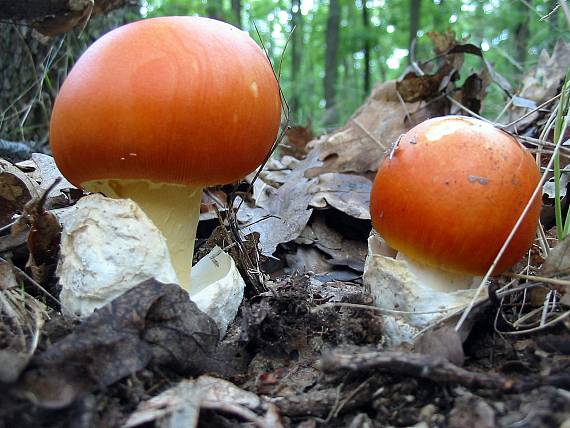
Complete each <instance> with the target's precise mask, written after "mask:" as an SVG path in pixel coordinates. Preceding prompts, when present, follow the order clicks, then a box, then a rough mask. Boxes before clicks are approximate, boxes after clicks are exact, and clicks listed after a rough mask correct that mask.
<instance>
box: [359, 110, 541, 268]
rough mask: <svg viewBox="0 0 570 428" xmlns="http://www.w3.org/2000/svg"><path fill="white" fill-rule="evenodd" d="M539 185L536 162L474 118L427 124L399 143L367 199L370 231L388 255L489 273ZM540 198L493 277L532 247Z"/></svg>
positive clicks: (451, 118) (509, 138) (444, 119)
mask: <svg viewBox="0 0 570 428" xmlns="http://www.w3.org/2000/svg"><path fill="white" fill-rule="evenodd" d="M539 180H540V173H539V170H538V167H537V165H536V163H535V161H534V159H533V157H532V156H531V155H530V153H528V152H527V151H526V150H525V149H524V147H523V146H522V145H520V144H519V143H518V142H517V141H516V140H515V139H514V138H513V137H512V136H510V135H509V134H507V133H505V132H503V131H501V130H499V129H497V128H495V127H493V126H491V125H489V124H487V123H485V122H483V121H480V120H477V119H472V118H468V117H461V116H447V117H439V118H435V119H430V120H428V121H426V122H423V123H421V124H419V125H418V126H416V127H414V128H412V129H411V130H410V131H408V132H407V133H406V134H405V135H403V136H402V138H401V140H400V142H399V144H398V146H397V149H396V150H395V152H394V155H393V156H392V158H386V159H385V160H384V161H383V163H382V165H381V166H380V168H379V170H378V173H377V175H376V179H375V181H374V185H373V187H372V193H371V207H370V211H371V216H372V223H373V225H374V228H375V229H376V230H377V231H378V233H380V235H381V236H382V237H383V238H384V239H385V240H386V242H387V243H388V244H389V245H390V246H391V247H393V248H395V249H397V250H398V251H401V252H402V253H404V254H405V255H407V256H408V257H410V258H412V259H415V260H418V261H420V262H423V263H426V264H428V265H431V266H433V267H436V268H440V269H443V270H447V271H452V272H458V273H469V274H473V275H482V274H484V273H486V272H487V270H488V269H489V267H490V266H491V264H492V262H493V260H494V259H495V257H496V256H497V254H498V253H499V251H500V249H501V247H502V246H503V244H504V242H505V240H506V238H507V236H508V235H509V233H510V232H511V230H512V228H513V226H514V225H515V223H516V221H517V220H518V218H519V216H520V214H521V213H522V211H523V209H524V208H525V206H526V204H527V203H528V201H529V199H530V197H531V195H532V193H533V191H534V189H535V187H536V186H537V184H538V182H539ZM540 207H541V201H540V199H539V198H538V197H537V198H536V200H535V201H534V202H533V204H532V206H531V209H530V210H529V211H528V213H527V215H526V216H525V218H524V220H523V222H522V223H521V225H520V227H519V228H518V231H517V233H516V234H515V235H514V237H513V239H512V241H511V243H510V244H509V246H508V247H507V250H506V252H505V253H504V255H503V257H502V258H501V259H500V261H499V263H498V265H497V267H496V268H495V270H494V274H498V273H501V272H503V271H505V270H507V269H508V268H510V267H511V266H513V265H514V264H515V263H516V262H517V261H518V260H519V259H520V258H521V257H522V256H523V254H524V252H525V251H526V250H527V249H528V248H529V247H530V245H531V244H532V242H533V239H534V237H535V233H536V226H537V222H538V216H539V213H540Z"/></svg>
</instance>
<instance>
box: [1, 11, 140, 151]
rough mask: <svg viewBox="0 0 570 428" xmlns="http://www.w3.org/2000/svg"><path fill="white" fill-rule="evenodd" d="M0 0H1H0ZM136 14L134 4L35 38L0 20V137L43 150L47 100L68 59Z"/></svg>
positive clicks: (48, 109)
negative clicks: (60, 32)
mask: <svg viewBox="0 0 570 428" xmlns="http://www.w3.org/2000/svg"><path fill="white" fill-rule="evenodd" d="M0 1H1V0H0ZM137 16H138V6H136V7H133V8H124V9H120V10H116V11H113V12H110V13H108V14H106V15H105V16H100V17H98V18H95V19H91V20H89V24H88V25H87V27H86V28H85V29H84V30H83V31H81V30H80V29H77V30H76V31H75V32H74V33H70V34H69V35H67V36H66V38H65V39H62V38H61V37H57V38H53V39H50V40H48V41H47V42H46V41H42V42H40V41H39V40H38V36H37V34H36V35H34V32H33V31H32V28H30V27H29V26H21V25H17V24H4V25H1V26H0V139H5V140H11V141H34V142H35V145H34V147H33V149H34V150H37V151H43V149H44V147H45V143H46V142H47V140H48V128H49V119H50V116H51V108H52V105H53V100H54V98H55V96H56V95H57V92H58V90H59V87H60V85H61V83H62V82H63V80H64V79H65V76H66V74H67V71H68V70H69V69H70V68H71V67H72V65H73V60H74V59H75V58H77V57H78V56H79V55H80V54H81V53H82V52H83V51H84V50H85V49H86V44H87V43H88V44H90V43H91V42H92V41H94V40H95V39H97V38H98V37H99V36H100V35H101V34H103V33H105V32H107V31H109V30H110V29H112V28H115V27H118V26H119V25H122V24H124V23H126V22H128V21H131V20H132V19H133V18H134V17H137Z"/></svg>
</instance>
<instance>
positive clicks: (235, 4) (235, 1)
mask: <svg viewBox="0 0 570 428" xmlns="http://www.w3.org/2000/svg"><path fill="white" fill-rule="evenodd" d="M232 14H233V18H234V21H233V22H234V25H235V26H236V27H238V28H243V25H242V22H241V0H232Z"/></svg>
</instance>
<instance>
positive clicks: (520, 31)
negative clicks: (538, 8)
mask: <svg viewBox="0 0 570 428" xmlns="http://www.w3.org/2000/svg"><path fill="white" fill-rule="evenodd" d="M524 9H525V12H524V15H523V16H522V20H521V21H520V22H519V23H518V24H517V25H516V26H515V31H514V34H515V37H514V42H515V60H516V62H517V64H518V65H519V66H520V68H519V69H521V70H525V69H526V67H525V62H526V59H527V56H528V40H529V38H530V29H529V24H530V18H531V13H532V11H531V9H530V8H529V7H525V8H524ZM521 74H522V73H521Z"/></svg>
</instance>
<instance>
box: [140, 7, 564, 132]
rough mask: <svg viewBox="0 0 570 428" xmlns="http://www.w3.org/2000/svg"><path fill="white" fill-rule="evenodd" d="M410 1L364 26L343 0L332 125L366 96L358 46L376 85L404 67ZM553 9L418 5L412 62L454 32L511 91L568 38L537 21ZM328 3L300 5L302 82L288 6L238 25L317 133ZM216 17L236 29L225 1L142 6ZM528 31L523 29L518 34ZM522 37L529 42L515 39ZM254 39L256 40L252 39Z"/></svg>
mask: <svg viewBox="0 0 570 428" xmlns="http://www.w3.org/2000/svg"><path fill="white" fill-rule="evenodd" d="M410 3H411V2H410V1H409V0H368V1H367V3H366V6H367V8H368V9H369V16H370V24H371V26H370V27H368V29H367V28H365V27H364V25H363V20H362V7H363V0H356V1H348V0H341V1H340V4H341V23H340V29H339V31H340V46H339V51H338V67H339V69H338V81H337V85H336V91H337V100H338V104H337V109H338V112H339V116H338V121H337V123H336V124H333V125H339V124H341V123H343V122H344V121H345V120H346V118H347V117H348V116H349V115H350V114H352V112H354V110H355V109H356V108H358V106H359V105H360V104H361V103H362V101H363V100H364V99H365V97H366V96H367V95H368V94H366V93H365V90H364V72H363V70H364V51H363V49H364V40H366V39H367V40H368V41H369V44H370V47H371V64H370V66H371V77H372V79H371V80H372V82H373V84H374V83H377V82H380V81H385V80H387V79H394V78H397V77H398V76H400V75H401V74H402V72H403V71H404V69H405V67H406V65H407V53H408V51H407V47H408V43H409V31H410V29H409V25H410V24H409V16H410ZM556 4H557V2H555V1H544V0H535V1H532V0H490V1H484V2H482V1H471V0H423V1H422V2H421V6H420V22H419V26H418V32H417V37H418V38H417V46H416V58H417V60H419V61H421V60H426V59H429V58H430V57H431V56H433V53H432V44H431V43H430V40H429V37H428V35H427V33H428V32H430V31H438V32H445V31H447V30H451V31H454V32H455V33H456V35H457V37H458V38H460V39H466V40H467V41H469V42H470V43H474V44H476V45H479V46H481V47H482V48H483V49H484V50H485V51H486V52H485V58H486V59H488V60H489V61H491V62H492V63H493V65H494V67H495V70H496V71H497V72H499V73H500V74H502V75H503V76H505V77H506V78H507V79H508V80H509V81H510V82H511V84H512V85H513V87H515V88H516V87H517V85H518V84H520V81H521V77H522V75H523V74H524V72H525V71H526V70H528V69H529V68H530V67H532V66H533V65H534V64H536V62H537V60H538V56H539V54H540V52H541V50H542V49H552V47H553V46H554V44H555V42H556V40H558V39H559V38H567V39H568V37H569V35H568V34H567V32H565V28H566V27H565V21H564V16H563V14H562V12H561V11H557V12H555V13H553V14H551V15H550V16H549V17H547V18H545V19H543V17H544V16H546V15H548V14H549V13H550V12H551V11H552V10H553V9H554V8H555V7H556ZM328 8H329V2H328V0H303V1H301V11H302V15H303V31H302V32H303V45H302V61H301V70H300V73H299V76H300V78H298V79H297V80H296V81H294V82H293V81H292V80H291V78H290V74H291V55H290V49H285V45H286V42H287V40H288V38H289V33H290V32H291V30H292V26H291V13H292V12H291V2H290V1H286V0H255V1H243V2H242V15H241V20H242V23H243V27H244V29H245V30H247V31H249V32H250V33H251V35H252V36H253V37H254V38H256V39H258V38H259V37H261V39H262V41H263V44H264V45H265V47H266V49H267V50H268V52H269V55H270V57H271V59H272V61H273V64H274V65H275V67H277V68H278V69H280V70H281V79H280V80H281V85H282V87H283V90H284V93H285V95H286V96H287V97H288V98H291V97H293V96H294V95H296V96H298V97H299V101H300V102H299V108H298V109H297V111H293V112H292V121H293V123H301V124H303V123H307V122H308V121H311V122H312V124H313V126H314V127H316V128H317V129H318V128H320V127H321V125H322V119H323V115H324V113H325V110H324V92H323V77H324V63H325V61H324V55H325V46H326V40H325V31H326V21H327V15H328ZM212 10H215V11H216V14H217V15H218V16H219V17H221V18H222V19H224V20H226V21H229V22H232V20H233V21H235V19H234V18H232V17H233V15H232V12H231V4H230V0H216V1H212V0H210V1H206V0H190V1H187V0H145V1H144V2H143V7H142V9H141V12H142V14H143V15H144V16H158V15H208V14H211V13H212ZM524 26H526V28H524ZM521 29H523V31H525V30H526V34H528V36H526V37H521V33H520V32H521ZM257 33H259V35H258V34H257ZM466 66H467V70H466V72H465V73H464V75H463V76H462V77H465V76H466V75H467V73H469V72H470V71H471V70H473V71H475V70H478V69H480V66H481V64H480V60H479V59H478V58H477V57H472V56H469V55H468V56H467V63H466ZM490 90H491V91H492V94H490V96H489V97H488V99H487V102H486V104H485V105H484V111H483V114H485V115H487V116H490V117H492V115H493V114H496V112H498V111H499V110H500V109H501V108H502V105H504V100H503V99H502V95H501V91H500V90H498V89H497V88H491V89H490Z"/></svg>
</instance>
